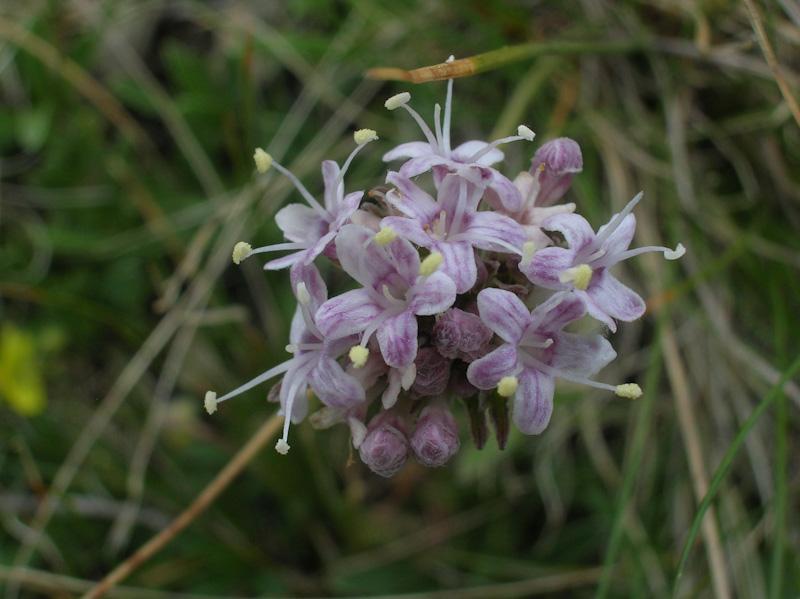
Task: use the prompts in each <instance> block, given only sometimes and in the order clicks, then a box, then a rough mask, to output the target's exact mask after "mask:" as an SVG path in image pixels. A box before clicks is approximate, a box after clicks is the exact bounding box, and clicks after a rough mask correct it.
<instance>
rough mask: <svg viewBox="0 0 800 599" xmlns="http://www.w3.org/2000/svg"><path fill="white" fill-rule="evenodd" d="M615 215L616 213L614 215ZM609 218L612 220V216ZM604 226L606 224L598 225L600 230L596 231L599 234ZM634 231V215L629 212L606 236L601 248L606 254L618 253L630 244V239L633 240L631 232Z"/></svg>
mask: <svg viewBox="0 0 800 599" xmlns="http://www.w3.org/2000/svg"><path fill="white" fill-rule="evenodd" d="M615 216H616V215H615ZM611 220H614V217H613V216H612V217H611ZM606 227H608V225H607V224H605V225H603V226H602V227H600V230H599V231H597V234H598V235H600V233H602V232H603V231H604V230H605V229H606ZM635 232H636V216H635V215H634V214H633V213H631V214H628V216H626V217H625V218H623V219H622V222H621V223H620V224H619V225H618V226H617V228H616V229H614V232H613V233H611V235H609V236H608V239H606V241H605V243H604V244H603V249H605V250H606V255H608V256H614V255H615V254H619V253H622V252H624V251H625V250H627V249H628V246H630V244H631V241H633V234H634V233H635Z"/></svg>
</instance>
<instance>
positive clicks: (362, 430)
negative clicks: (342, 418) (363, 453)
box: [347, 416, 367, 449]
mask: <svg viewBox="0 0 800 599" xmlns="http://www.w3.org/2000/svg"><path fill="white" fill-rule="evenodd" d="M347 424H349V425H350V438H351V439H352V440H353V447H354V448H356V449H358V448H359V447H361V443H363V442H364V438H365V437H366V436H367V427H366V426H364V423H363V422H361V421H360V420H359V419H358V418H353V417H352V416H350V417H349V418H348V419H347Z"/></svg>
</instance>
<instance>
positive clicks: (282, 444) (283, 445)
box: [275, 439, 291, 455]
mask: <svg viewBox="0 0 800 599" xmlns="http://www.w3.org/2000/svg"><path fill="white" fill-rule="evenodd" d="M290 449H291V447H290V446H289V444H288V443H287V442H286V441H285V440H284V439H278V442H277V443H275V451H277V452H278V453H279V454H281V455H286V454H287V453H289V450H290Z"/></svg>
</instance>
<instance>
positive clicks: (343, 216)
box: [331, 191, 364, 231]
mask: <svg viewBox="0 0 800 599" xmlns="http://www.w3.org/2000/svg"><path fill="white" fill-rule="evenodd" d="M363 197H364V192H363V191H353V192H350V193H348V194H347V195H346V196H344V197H343V198H342V201H341V202H339V203H338V204H336V205H334V206H333V208H331V211H332V213H333V214H334V216H335V220H334V224H333V228H334V229H336V230H337V231H338V230H339V229H341V228H342V227H343V226H344V225H346V224H347V222H348V221H349V220H350V217H351V216H353V213H354V212H355V211H356V210H358V207H359V205H361V198H363Z"/></svg>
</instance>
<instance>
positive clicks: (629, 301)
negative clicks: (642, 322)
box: [586, 270, 645, 322]
mask: <svg viewBox="0 0 800 599" xmlns="http://www.w3.org/2000/svg"><path fill="white" fill-rule="evenodd" d="M586 294H587V295H588V296H589V298H591V300H592V302H594V304H595V305H596V306H597V307H598V308H599V309H600V310H602V311H603V312H605V313H606V314H607V315H608V316H610V317H611V318H616V319H617V320H622V321H624V322H631V321H632V320H636V319H637V318H639V317H640V316H642V314H644V311H645V304H644V300H643V299H642V298H641V297H640V296H639V294H638V293H636V292H635V291H634V290H633V289H631V288H630V287H627V286H626V285H623V284H622V283H620V282H619V280H618V279H617V278H616V277H614V275H612V274H611V273H609V272H608V271H607V270H601V271H599V272H598V271H595V274H594V276H593V277H592V282H591V283H590V284H589V288H588V289H587V290H586Z"/></svg>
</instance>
